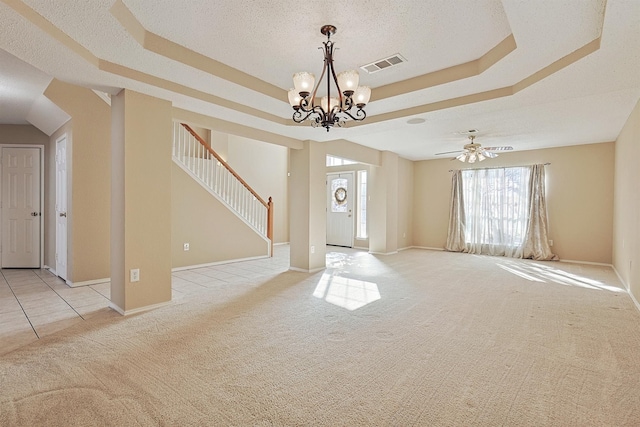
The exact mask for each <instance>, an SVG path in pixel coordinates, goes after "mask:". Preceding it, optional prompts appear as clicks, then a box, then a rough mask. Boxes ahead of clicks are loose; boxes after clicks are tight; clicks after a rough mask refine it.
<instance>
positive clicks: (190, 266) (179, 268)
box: [171, 255, 269, 273]
mask: <svg viewBox="0 0 640 427" xmlns="http://www.w3.org/2000/svg"><path fill="white" fill-rule="evenodd" d="M264 258H269V256H267V255H260V256H254V257H248V258H238V259H230V260H226V261H216V262H208V263H206V264H195V265H187V266H185V267H174V268H172V269H171V272H172V273H173V272H176V271H183V270H193V269H194V268H204V267H213V266H214V265H222V264H231V263H234V262H241V261H252V260H256V259H264Z"/></svg>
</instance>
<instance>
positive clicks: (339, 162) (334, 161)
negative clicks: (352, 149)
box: [327, 156, 356, 166]
mask: <svg viewBox="0 0 640 427" xmlns="http://www.w3.org/2000/svg"><path fill="white" fill-rule="evenodd" d="M355 164H356V162H353V161H351V160H347V159H341V158H340V157H333V156H327V166H344V165H355Z"/></svg>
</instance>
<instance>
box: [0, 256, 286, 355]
mask: <svg viewBox="0 0 640 427" xmlns="http://www.w3.org/2000/svg"><path fill="white" fill-rule="evenodd" d="M288 268H289V246H288V245H282V246H276V247H275V250H274V257H273V258H262V259H257V260H251V261H243V262H234V263H227V264H219V265H215V266H211V267H205V268H198V269H192V270H184V271H177V272H174V273H173V275H172V276H173V278H172V291H173V301H174V302H180V301H181V300H183V299H184V298H187V297H192V296H194V295H197V294H199V293H202V292H208V291H212V290H213V289H214V288H215V287H217V286H219V285H221V284H234V283H247V282H248V281H253V280H256V281H257V280H259V279H261V278H264V277H266V276H271V275H276V274H279V273H282V272H284V271H287V270H288ZM109 301H110V284H109V283H100V284H96V285H90V286H81V287H77V288H70V287H69V286H67V284H66V283H65V282H64V281H63V280H62V279H60V278H59V277H57V276H55V275H53V274H52V273H50V272H49V271H47V270H39V269H2V270H0V355H2V354H5V353H8V352H9V351H12V350H14V349H16V348H18V347H21V346H23V345H25V344H28V343H30V342H32V341H35V340H38V339H40V338H43V337H45V336H47V335H50V334H53V333H55V332H57V331H60V330H62V329H65V328H68V327H70V326H73V325H74V324H76V323H78V322H83V321H87V320H89V319H90V318H91V317H92V316H95V315H98V314H101V313H102V314H104V313H109V312H110V311H111V309H109V308H108V307H109Z"/></svg>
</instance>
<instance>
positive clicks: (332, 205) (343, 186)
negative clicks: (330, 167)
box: [327, 172, 356, 247]
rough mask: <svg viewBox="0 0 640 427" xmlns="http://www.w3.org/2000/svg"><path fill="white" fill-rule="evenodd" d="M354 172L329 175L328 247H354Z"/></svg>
mask: <svg viewBox="0 0 640 427" xmlns="http://www.w3.org/2000/svg"><path fill="white" fill-rule="evenodd" d="M353 188H354V186H353V172H342V173H335V174H327V245H334V246H347V247H352V246H353V221H354V216H353V212H354V209H355V200H356V198H355V193H354V191H353Z"/></svg>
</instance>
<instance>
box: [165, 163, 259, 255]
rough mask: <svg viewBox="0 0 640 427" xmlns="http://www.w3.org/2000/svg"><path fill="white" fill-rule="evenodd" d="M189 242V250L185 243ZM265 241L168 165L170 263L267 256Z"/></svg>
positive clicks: (183, 172)
mask: <svg viewBox="0 0 640 427" xmlns="http://www.w3.org/2000/svg"><path fill="white" fill-rule="evenodd" d="M185 243H189V251H185V250H184V244H185ZM268 251H269V245H268V243H267V242H266V241H265V240H264V239H263V238H261V237H260V236H259V235H258V234H257V233H255V232H254V231H253V229H251V228H250V227H249V226H248V225H246V224H245V223H244V222H243V221H242V220H240V219H239V218H238V217H236V216H235V214H234V213H233V212H231V211H230V210H229V209H228V208H227V207H226V206H225V205H223V204H222V203H221V202H220V201H218V200H217V199H216V198H215V197H214V196H213V195H212V194H211V193H209V192H208V191H207V190H205V189H204V188H203V187H202V186H201V185H200V184H198V183H197V182H196V181H195V180H194V179H193V178H191V176H189V175H188V174H187V173H186V172H185V171H184V170H183V169H182V168H180V166H178V165H176V164H175V163H174V164H173V165H172V169H171V254H172V257H171V259H172V267H173V268H177V267H186V266H192V265H200V264H209V263H214V262H221V261H229V260H234V259H242V258H252V257H257V256H267V255H268Z"/></svg>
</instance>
